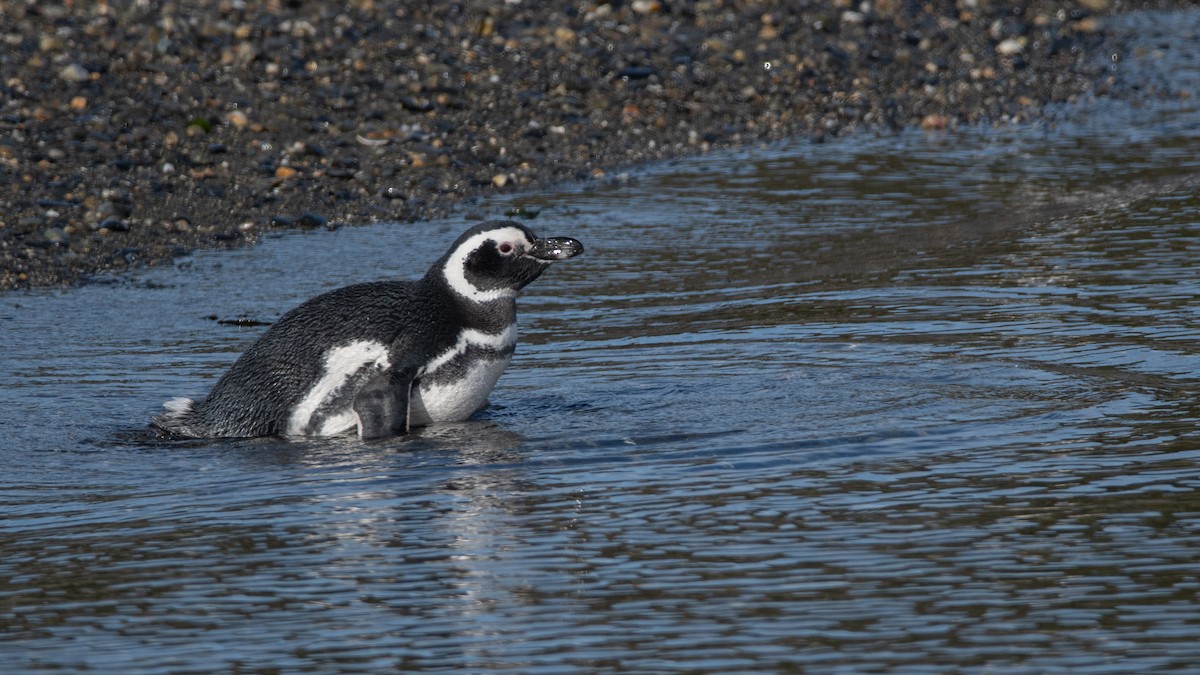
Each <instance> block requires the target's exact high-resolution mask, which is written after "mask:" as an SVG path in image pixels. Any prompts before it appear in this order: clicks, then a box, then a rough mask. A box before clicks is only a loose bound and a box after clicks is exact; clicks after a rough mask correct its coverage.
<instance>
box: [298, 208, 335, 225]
mask: <svg viewBox="0 0 1200 675" xmlns="http://www.w3.org/2000/svg"><path fill="white" fill-rule="evenodd" d="M296 225H297V226H299V227H303V228H313V227H327V226H328V225H329V220H328V219H327V218H325V216H322V215H321V214H319V213H313V212H312V211H305V212H304V213H301V214H300V218H299V219H297V220H296Z"/></svg>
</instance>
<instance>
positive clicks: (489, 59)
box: [0, 0, 1121, 290]
mask: <svg viewBox="0 0 1200 675" xmlns="http://www.w3.org/2000/svg"><path fill="white" fill-rule="evenodd" d="M1113 10H1114V8H1113V7H1110V4H1109V2H1108V0H1078V1H1063V2H1059V1H1055V0H1038V1H1035V2H1010V1H1007V0H998V1H988V0H958V2H944V1H937V2H926V3H922V2H909V1H907V0H867V1H864V2H849V1H846V0H810V1H805V2H786V1H776V2H765V1H764V2H752V1H744V2H732V1H722V0H708V1H704V0H699V1H696V2H668V1H666V0H662V1H653V0H635V1H633V2H622V1H614V2H592V1H589V0H585V1H583V2H566V1H560V0H550V1H545V2H542V1H539V2H533V1H532V0H525V1H519V0H509V1H508V2H498V1H493V2H479V1H467V2H445V3H443V2H433V3H411V2H399V1H394V2H393V1H385V0H356V1H352V2H347V3H323V2H315V1H307V0H267V1H265V2H243V1H241V0H199V1H195V2H171V1H166V2H153V3H151V2H142V1H112V2H103V1H99V2H57V3H45V2H34V1H32V0H30V1H17V2H12V1H6V0H0V41H2V46H0V290H8V289H16V288H34V287H51V286H63V285H74V284H79V283H84V282H87V281H88V280H89V279H94V278H96V275H97V274H100V273H105V272H109V271H121V270H125V269H128V268H131V267H137V266H142V265H152V264H160V263H163V262H165V261H170V260H172V259H174V258H177V257H179V256H183V255H187V254H188V253H189V252H191V251H194V250H197V249H203V248H218V247H232V246H243V245H247V244H251V243H253V242H254V241H256V240H257V239H258V238H259V237H261V236H262V235H263V234H264V233H267V232H271V231H276V230H281V229H291V228H336V227H344V226H353V225H356V224H362V223H367V222H377V221H396V222H398V223H412V224H411V225H399V226H410V227H420V224H419V222H420V221H422V220H426V219H430V218H436V217H439V216H443V215H445V214H447V213H449V212H450V210H451V209H453V208H455V207H456V206H458V205H461V204H462V203H463V202H464V201H465V200H468V199H471V198H474V197H479V196H485V195H492V194H496V193H506V192H512V191H518V190H527V189H531V188H534V187H538V186H546V185H551V184H555V183H561V182H567V181H598V180H599V181H602V180H607V179H609V178H610V177H611V176H613V175H614V174H615V173H617V172H620V171H623V170H626V169H629V168H631V167H636V166H638V165H643V164H646V163H649V162H654V161H660V160H664V159H669V158H673V157H681V156H690V155H696V154H700V153H705V152H710V151H713V150H716V149H721V148H731V147H742V146H747V145H752V144H757V143H764V142H772V141H778V140H784V139H794V138H807V139H811V140H812V141H813V142H823V141H828V140H832V139H836V138H837V137H839V136H842V135H844V134H849V133H854V132H855V131H856V130H863V129H874V130H883V131H890V130H897V131H898V130H902V129H908V128H912V127H920V128H924V129H926V130H928V131H929V132H930V133H953V130H954V129H955V128H956V127H959V126H961V125H968V124H1020V123H1024V122H1028V121H1030V120H1035V119H1038V118H1039V117H1040V116H1041V115H1042V114H1043V111H1044V110H1045V108H1046V106H1048V105H1050V104H1054V103H1059V102H1064V101H1070V100H1072V99H1074V98H1076V97H1080V96H1091V95H1104V94H1106V93H1108V88H1109V87H1111V84H1112V82H1111V76H1110V75H1109V74H1108V69H1107V68H1106V66H1105V57H1106V55H1108V54H1112V55H1114V56H1117V55H1119V54H1120V50H1121V45H1120V44H1119V43H1118V42H1117V40H1116V37H1115V36H1113V35H1110V34H1109V33H1108V32H1107V31H1106V28H1105V25H1106V24H1105V16H1106V14H1107V13H1108V12H1111V11H1113Z"/></svg>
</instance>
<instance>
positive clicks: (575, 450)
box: [0, 12, 1200, 672]
mask: <svg viewBox="0 0 1200 675" xmlns="http://www.w3.org/2000/svg"><path fill="white" fill-rule="evenodd" d="M1131 22H1132V25H1133V27H1134V28H1135V29H1136V30H1138V31H1139V32H1140V33H1141V34H1142V35H1144V36H1145V39H1146V41H1147V43H1146V44H1147V49H1146V51H1145V52H1144V55H1143V56H1142V57H1141V58H1140V59H1139V60H1137V61H1136V62H1132V63H1124V64H1121V66H1120V68H1121V71H1120V74H1121V75H1122V76H1123V77H1135V78H1138V79H1139V81H1144V82H1146V83H1150V84H1156V85H1158V84H1161V83H1162V82H1166V83H1167V84H1169V85H1171V86H1173V87H1176V88H1183V89H1188V90H1190V91H1191V92H1192V93H1193V96H1192V97H1190V98H1179V97H1166V98H1163V99H1159V98H1152V99H1150V100H1146V101H1142V102H1140V103H1138V104H1137V105H1130V104H1129V103H1122V102H1113V101H1099V102H1095V101H1094V102H1081V103H1079V104H1076V105H1072V106H1070V107H1068V108H1065V109H1064V110H1062V111H1061V114H1059V115H1058V116H1057V117H1056V118H1055V119H1054V120H1052V121H1050V122H1046V123H1039V124H1034V125H1027V126H1021V127H1016V128H1001V129H969V130H961V131H957V132H953V133H945V134H933V135H930V134H925V133H920V132H913V133H905V134H902V135H899V136H892V135H889V136H873V135H869V134H860V135H858V136H854V137H850V138H846V139H839V140H837V141H836V142H831V143H828V144H824V145H806V144H800V145H794V146H787V147H775V148H770V149H760V150H756V151H753V152H745V153H739V154H730V155H720V156H709V157H705V158H701V159H696V160H689V161H683V162H678V163H675V164H673V165H670V166H664V167H656V168H654V169H652V170H649V171H646V172H643V173H640V174H637V175H636V176H634V177H633V179H632V180H622V181H616V182H615V184H612V185H605V186H602V187H601V186H592V187H591V188H589V189H568V190H564V191H561V192H555V193H548V194H538V195H531V196H524V197H521V198H519V199H516V200H512V201H508V202H495V203H489V204H481V205H478V207H477V210H478V211H479V212H481V213H485V214H487V215H497V214H499V213H501V212H503V211H504V210H505V209H506V208H509V207H512V206H522V205H523V206H529V207H537V208H540V209H541V210H542V212H541V215H540V216H539V217H538V218H537V219H536V220H533V221H531V222H530V224H531V225H532V226H533V227H534V228H535V229H536V230H537V231H538V232H539V233H542V234H561V235H570V236H576V237H578V238H579V239H581V240H583V241H584V243H585V244H586V246H587V247H588V250H587V253H586V255H585V256H583V257H581V258H578V259H576V260H572V261H569V262H566V263H561V264H559V265H556V266H555V267H554V268H553V269H551V270H550V271H549V272H548V273H547V274H546V275H545V276H544V277H543V278H542V279H541V280H540V281H539V282H537V283H536V284H535V285H533V286H531V287H530V288H529V289H528V292H527V293H526V295H525V297H524V298H523V299H522V301H521V312H522V315H521V331H522V338H521V343H520V345H519V348H518V354H517V357H516V358H515V360H514V363H513V365H512V367H511V368H510V370H509V372H508V373H507V374H506V375H505V376H504V377H503V378H502V379H501V381H500V385H499V386H498V388H497V390H496V392H495V393H494V395H493V396H492V402H493V407H492V408H491V409H490V410H488V411H486V412H485V413H483V414H482V415H480V416H479V417H478V419H476V420H472V421H470V422H466V423H463V424H457V425H443V426H439V427H433V428H429V429H425V430H422V431H420V432H418V433H416V434H414V435H412V436H411V437H407V438H403V439H396V440H391V441H385V442H377V443H370V444H363V443H360V442H358V441H357V440H354V439H338V440H333V441H328V440H324V441H311V442H308V441H305V442H299V441H292V442H284V441H279V440H255V441H239V442H218V443H201V442H194V443H156V442H152V441H147V440H146V439H145V438H144V437H143V435H142V434H141V433H140V430H141V428H142V426H143V425H144V423H145V421H146V420H148V419H149V417H150V416H151V415H152V414H154V413H155V412H156V410H157V409H158V406H159V405H160V404H161V402H162V401H163V400H166V399H167V398H170V397H172V396H177V395H189V396H199V395H203V393H204V392H205V391H206V390H207V388H208V387H210V386H211V385H212V383H213V382H214V381H215V378H216V377H218V376H219V375H220V373H221V372H222V369H223V368H224V367H226V366H227V365H228V364H230V363H231V362H232V361H233V360H234V359H235V358H236V356H237V355H238V353H240V352H241V351H242V350H243V349H244V348H245V347H246V346H247V345H248V344H249V343H250V341H252V340H253V339H254V338H255V337H256V336H257V335H259V334H260V333H261V332H262V330H263V328H262V327H245V328H238V327H233V326H228V325H223V324H219V323H217V322H216V321H213V320H211V319H209V318H207V317H209V316H210V315H211V316H216V317H219V318H221V319H236V318H241V317H248V318H252V319H257V320H264V321H270V320H273V319H275V318H278V316H279V315H280V314H281V313H282V312H283V311H286V310H287V309H289V308H290V307H291V306H294V305H295V304H297V303H298V302H300V301H302V300H304V299H305V298H308V297H310V296H312V295H314V294H316V293H318V292H321V291H323V290H326V289H328V288H332V287H336V286H341V285H345V284H348V283H352V282H356V281H361V280H367V279H375V278H379V277H382V276H389V275H399V276H415V275H417V274H419V273H421V272H423V271H424V267H425V266H426V265H428V264H429V262H430V261H432V260H433V259H434V258H436V257H437V256H438V255H439V254H440V253H441V252H442V251H443V249H444V247H445V246H446V245H447V244H448V242H449V241H451V240H452V239H453V238H454V236H455V235H456V234H457V233H458V232H459V231H460V230H461V229H463V228H464V227H465V226H466V223H467V222H469V221H468V219H467V218H465V217H464V218H462V219H455V220H449V221H444V222H434V223H421V224H416V225H399V226H387V225H381V226H378V227H371V228H360V229H350V230H343V231H339V232H336V233H320V234H290V235H285V236H279V237H276V238H273V239H272V240H271V241H269V242H267V243H266V244H264V245H262V246H260V247H258V248H257V249H255V250H250V251H235V252H224V253H202V254H197V255H195V256H193V257H191V258H189V259H187V260H185V261H182V262H180V263H178V264H177V265H175V266H174V267H173V268H169V269H156V270H147V271H144V272H140V273H137V274H132V275H129V276H126V277H122V278H120V279H116V280H113V281H112V283H107V284H97V285H92V286H88V287H85V288H80V289H74V290H70V291H66V292H43V293H30V294H14V295H7V296H3V297H0V321H2V322H3V325H4V331H3V333H0V349H2V350H3V351H2V352H0V380H2V381H3V388H0V429H2V430H3V434H2V436H3V438H2V439H0V461H2V462H3V465H4V466H5V467H6V469H5V471H4V475H3V478H2V479H0V513H2V517H3V519H2V520H0V635H3V640H2V641H0V659H2V660H3V662H4V663H6V664H9V665H8V667H9V668H13V669H17V670H24V671H29V670H38V669H45V670H55V669H60V670H68V671H77V670H82V669H83V668H85V667H87V668H92V669H94V670H98V671H101V672H135V671H136V672H167V671H169V672H209V671H213V670H246V671H255V670H270V669H281V670H283V671H288V672H293V671H316V670H322V671H330V670H338V669H341V670H369V671H375V672H378V671H380V670H402V671H437V670H444V671H470V672H494V671H501V670H510V671H515V672H563V671H568V670H582V671H592V672H594V671H629V672H654V671H669V670H694V671H709V672H712V671H757V672H762V671H787V670H812V671H819V672H864V671H887V672H906V671H912V672H931V671H947V672H949V671H955V672H958V671H972V672H1036V671H1046V670H1059V671H1065V670H1072V671H1076V670H1085V669H1086V670H1088V671H1089V672H1095V671H1114V672H1139V671H1141V672H1145V671H1147V670H1155V669H1169V668H1179V669H1186V668H1187V667H1189V666H1194V665H1195V664H1196V663H1198V662H1200V643H1198V642H1197V640H1196V639H1195V638H1196V636H1197V635H1198V634H1200V604H1198V602H1197V601H1198V600H1200V598H1198V597H1197V595H1198V592H1200V563H1197V560H1198V559H1200V491H1198V490H1200V431H1198V430H1197V418H1198V416H1200V403H1197V396H1196V392H1197V390H1198V388H1200V387H1198V385H1200V377H1198V374H1200V370H1198V368H1197V353H1198V352H1200V338H1198V337H1197V327H1198V325H1200V304H1198V303H1197V301H1196V297H1197V295H1198V291H1200V280H1198V279H1197V275H1196V274H1195V271H1194V266H1195V262H1194V261H1195V260H1196V259H1197V257H1198V256H1200V197H1197V190H1196V186H1197V185H1198V184H1200V101H1198V99H1200V87H1198V86H1197V85H1198V84H1200V77H1198V75H1200V70H1198V66H1197V59H1198V58H1200V38H1198V37H1197V36H1200V14H1198V13H1195V12H1193V13H1189V14H1177V15H1168V16H1166V17H1163V16H1161V15H1160V16H1154V15H1150V16H1143V17H1141V18H1137V19H1132V20H1131ZM297 270H300V272H299V273H298V272H297Z"/></svg>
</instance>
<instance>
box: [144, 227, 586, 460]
mask: <svg viewBox="0 0 1200 675" xmlns="http://www.w3.org/2000/svg"><path fill="white" fill-rule="evenodd" d="M582 252H583V245H582V244H580V243H579V242H578V241H576V240H574V239H569V238H566V237H562V238H547V239H539V238H537V237H536V236H534V234H533V232H531V231H530V230H529V229H528V228H526V227H525V226H524V225H521V224H520V223H516V222H512V221H492V222H487V223H482V224H480V225H476V226H475V227H473V228H471V229H469V230H467V231H466V233H464V234H463V235H462V236H461V237H459V238H458V240H457V241H455V242H454V245H452V246H451V247H450V250H449V251H447V252H446V254H445V255H443V256H442V257H441V258H440V259H438V261H437V262H435V263H434V264H433V266H432V267H431V268H430V269H429V272H428V273H426V274H425V276H424V277H423V278H421V279H419V280H417V281H378V282H374V283H365V284H356V285H353V286H347V287H345V288H339V289H337V290H334V291H330V292H328V293H325V294H323V295H319V296H317V297H315V298H313V299H311V300H309V301H307V302H305V303H304V304H302V305H300V306H299V307H297V308H295V309H293V310H292V311H290V312H288V313H287V314H285V315H284V316H283V318H281V319H280V320H279V321H278V322H277V323H275V324H274V325H273V326H271V328H269V329H268V330H267V332H266V333H264V334H263V335H262V337H260V338H259V339H258V341H257V342H255V343H254V344H253V345H251V346H250V348H249V349H248V350H246V353H245V354H243V355H242V356H241V358H239V359H238V360H237V362H236V363H234V364H233V367H232V368H230V369H229V372H227V373H225V375H224V376H223V377H221V379H220V380H219V381H218V382H217V384H216V386H214V387H213V389H212V392H210V393H209V395H208V397H207V398H205V399H204V400H202V401H199V402H194V401H192V400H190V399H183V398H177V399H172V400H171V401H168V402H167V403H166V406H165V407H166V409H167V412H166V413H163V414H162V415H160V416H158V417H157V418H155V419H154V422H153V424H154V426H155V427H157V428H158V429H159V430H161V431H163V432H166V433H167V434H169V435H171V436H179V437H192V438H218V437H224V438H229V437H250V436H273V435H282V436H333V435H339V434H344V433H348V432H350V431H357V433H358V435H359V436H360V437H362V438H380V437H384V436H391V435H394V434H403V433H406V432H407V431H408V430H409V429H410V428H411V427H413V426H419V425H425V424H429V423H431V422H457V421H461V420H464V419H466V418H468V417H470V416H471V415H472V414H473V413H475V412H477V411H478V410H480V409H482V408H483V407H485V406H486V404H487V396H488V393H489V392H491V390H492V387H493V386H495V384H496V380H497V379H499V377H500V374H501V373H502V372H503V371H504V368H505V366H507V365H508V363H509V361H510V360H511V359H512V354H513V349H514V347H515V346H516V340H517V324H516V319H517V315H516V312H517V305H516V296H517V291H519V290H521V289H522V288H524V287H525V286H526V285H528V284H529V283H530V282H532V281H533V280H534V279H537V278H538V276H540V275H541V273H542V272H543V271H545V269H546V268H547V267H548V266H549V265H550V263H552V262H554V261H555V260H565V259H567V258H572V257H574V256H577V255H579V254H580V253H582Z"/></svg>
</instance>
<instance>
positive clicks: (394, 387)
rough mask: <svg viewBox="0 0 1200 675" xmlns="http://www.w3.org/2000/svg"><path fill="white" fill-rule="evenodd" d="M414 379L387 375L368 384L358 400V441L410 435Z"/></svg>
mask: <svg viewBox="0 0 1200 675" xmlns="http://www.w3.org/2000/svg"><path fill="white" fill-rule="evenodd" d="M412 383H413V381H412V378H411V377H407V376H404V375H401V374H398V373H394V372H392V373H383V374H381V375H378V376H376V377H374V378H372V379H370V380H368V381H367V383H366V384H364V385H363V387H362V389H359V390H358V393H357V394H356V395H355V396H354V404H353V406H352V407H353V408H354V413H355V414H356V415H358V437H359V438H362V439H364V440H368V439H373V438H385V437H388V436H397V435H399V434H406V433H408V405H409V395H410V393H411V392H412Z"/></svg>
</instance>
